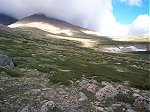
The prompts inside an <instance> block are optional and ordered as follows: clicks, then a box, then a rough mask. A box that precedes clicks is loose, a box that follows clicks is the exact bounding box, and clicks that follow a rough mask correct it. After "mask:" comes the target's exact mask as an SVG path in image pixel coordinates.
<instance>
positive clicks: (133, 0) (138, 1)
mask: <svg viewBox="0 0 150 112" xmlns="http://www.w3.org/2000/svg"><path fill="white" fill-rule="evenodd" d="M120 2H125V3H127V4H129V5H131V6H141V5H142V3H143V2H142V0H120Z"/></svg>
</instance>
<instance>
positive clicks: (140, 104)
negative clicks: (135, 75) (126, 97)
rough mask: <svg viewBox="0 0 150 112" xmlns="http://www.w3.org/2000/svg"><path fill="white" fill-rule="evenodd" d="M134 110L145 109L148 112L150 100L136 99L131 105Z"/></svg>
mask: <svg viewBox="0 0 150 112" xmlns="http://www.w3.org/2000/svg"><path fill="white" fill-rule="evenodd" d="M133 106H134V107H135V108H147V109H148V110H149V111H150V100H149V99H145V98H143V97H138V98H137V99H135V102H134V103H133Z"/></svg>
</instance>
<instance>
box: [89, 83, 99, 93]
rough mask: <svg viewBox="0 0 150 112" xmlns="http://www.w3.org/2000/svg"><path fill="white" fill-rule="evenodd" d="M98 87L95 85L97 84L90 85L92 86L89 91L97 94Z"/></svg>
mask: <svg viewBox="0 0 150 112" xmlns="http://www.w3.org/2000/svg"><path fill="white" fill-rule="evenodd" d="M97 87H98V86H97V85H95V84H90V85H89V86H88V87H87V91H90V92H92V93H95V92H96V89H97Z"/></svg>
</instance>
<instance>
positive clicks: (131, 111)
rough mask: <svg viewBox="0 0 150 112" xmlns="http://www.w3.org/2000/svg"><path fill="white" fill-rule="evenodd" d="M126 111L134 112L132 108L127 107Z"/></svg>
mask: <svg viewBox="0 0 150 112" xmlns="http://www.w3.org/2000/svg"><path fill="white" fill-rule="evenodd" d="M126 112H135V111H134V110H132V109H127V110H126Z"/></svg>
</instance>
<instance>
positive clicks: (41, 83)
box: [0, 23, 150, 112]
mask: <svg viewBox="0 0 150 112" xmlns="http://www.w3.org/2000/svg"><path fill="white" fill-rule="evenodd" d="M65 24H66V23H65ZM56 26H57V25H56ZM72 28H74V27H73V26H72ZM75 28H77V27H75ZM72 30H73V29H72ZM78 30H81V29H78ZM84 30H85V29H84ZM76 31H77V30H76ZM74 34H75V33H74ZM86 35H88V34H86ZM86 35H85V37H84V38H83V36H84V32H80V36H81V38H79V33H78V34H75V35H74V36H67V34H57V33H56V32H55V33H54V32H51V33H50V32H47V31H44V30H41V29H39V28H35V27H34V28H33V27H17V28H13V29H11V28H8V27H6V26H3V25H0V112H149V111H150V77H149V64H150V63H149V49H148V47H149V42H118V41H113V40H111V39H109V38H107V37H102V39H101V38H100V39H97V38H96V37H98V35H96V36H95V37H94V40H93V39H91V38H89V37H91V36H92V35H93V34H89V35H88V37H87V38H86ZM76 36H77V37H76ZM68 38H69V39H68ZM114 46H115V49H113V50H112V49H105V48H112V47H113V48H114ZM118 46H119V49H124V48H122V47H125V48H126V47H128V46H132V47H130V48H127V50H126V49H125V52H120V51H119V52H118ZM147 46H148V47H147ZM135 47H136V48H135ZM116 49H117V52H116ZM131 49H136V52H130V51H132V50H131ZM137 49H138V50H137ZM139 49H144V50H140V51H139ZM103 50H108V51H107V52H106V51H103ZM109 50H110V51H109ZM111 51H115V53H114V52H111Z"/></svg>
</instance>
